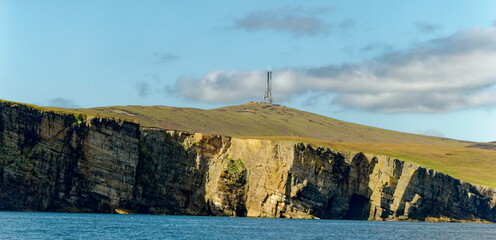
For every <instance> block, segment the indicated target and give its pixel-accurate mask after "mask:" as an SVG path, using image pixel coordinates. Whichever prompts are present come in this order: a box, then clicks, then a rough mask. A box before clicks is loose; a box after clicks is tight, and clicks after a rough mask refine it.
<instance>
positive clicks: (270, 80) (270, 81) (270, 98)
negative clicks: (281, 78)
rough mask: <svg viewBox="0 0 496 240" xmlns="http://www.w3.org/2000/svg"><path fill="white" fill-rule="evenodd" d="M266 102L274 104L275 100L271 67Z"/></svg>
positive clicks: (268, 74) (268, 73)
mask: <svg viewBox="0 0 496 240" xmlns="http://www.w3.org/2000/svg"><path fill="white" fill-rule="evenodd" d="M264 100H265V103H267V104H270V105H272V104H273V103H274V100H273V99H272V69H270V67H269V68H268V69H267V87H266V88H265V97H264Z"/></svg>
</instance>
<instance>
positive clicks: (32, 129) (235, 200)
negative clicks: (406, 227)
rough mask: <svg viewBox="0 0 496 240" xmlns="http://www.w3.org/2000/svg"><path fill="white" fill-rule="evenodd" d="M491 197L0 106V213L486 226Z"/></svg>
mask: <svg viewBox="0 0 496 240" xmlns="http://www.w3.org/2000/svg"><path fill="white" fill-rule="evenodd" d="M495 192H496V190H494V189H491V188H486V187H481V186H475V185H471V184H469V183H465V182H462V181H460V180H457V179H454V178H452V177H450V176H448V175H445V174H442V173H439V172H436V171H433V170H430V169H425V168H422V167H420V166H417V165H414V164H410V163H407V162H403V161H400V160H397V159H391V158H387V157H377V156H371V155H367V154H363V153H340V152H337V151H333V150H331V149H327V148H320V147H314V146H311V145H307V144H303V143H298V144H295V143H290V142H272V141H267V140H254V139H239V138H231V137H226V136H218V135H208V134H200V133H186V132H180V131H165V130H161V129H145V128H140V126H139V125H138V124H136V123H131V122H126V121H122V120H115V119H108V118H90V117H86V116H75V115H71V114H57V113H53V112H45V111H40V110H37V109H33V108H31V107H28V106H24V105H18V104H12V103H0V209H1V210H36V211H78V212H80V211H87V212H113V211H115V210H116V209H125V210H127V211H130V212H136V213H151V214H192V215H219V216H250V217H285V218H334V219H370V220H436V219H440V220H451V219H455V220H468V221H474V220H486V221H493V222H495V221H496V207H495V205H496V194H495Z"/></svg>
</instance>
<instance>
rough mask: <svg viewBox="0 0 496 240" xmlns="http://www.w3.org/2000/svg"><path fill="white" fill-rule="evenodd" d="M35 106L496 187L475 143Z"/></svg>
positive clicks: (487, 152) (275, 122) (287, 112)
mask: <svg viewBox="0 0 496 240" xmlns="http://www.w3.org/2000/svg"><path fill="white" fill-rule="evenodd" d="M29 106H31V107H33V108H38V109H40V110H46V111H57V112H68V113H75V114H87V115H96V116H110V117H114V118H124V119H130V120H133V121H137V122H139V123H140V124H141V125H142V126H145V127H156V128H164V129H174V130H184V131H190V132H201V133H214V134H221V135H228V136H235V137H242V138H259V139H270V140H274V141H296V142H306V143H311V144H315V145H318V146H327V147H331V148H334V149H339V150H343V151H353V152H365V153H372V154H377V155H385V156H390V157H395V158H398V159H402V160H405V161H410V162H413V163H416V164H419V165H421V166H424V167H428V168H432V169H435V170H437V171H440V172H443V173H447V174H450V175H451V176H453V177H456V178H459V179H461V180H465V181H467V182H471V183H474V184H480V185H485V186H490V187H494V188H496V143H474V142H467V141H458V140H453V139H446V138H438V137H430V136H423V135H417V134H408V133H401V132H395V131H390V130H385V129H380V128H374V127H368V126H364V125H359V124H353V123H348V122H343V121H339V120H336V119H332V118H328V117H325V116H321V115H317V114H313V113H309V112H304V111H299V110H296V109H292V108H287V107H284V106H271V105H266V104H261V103H248V104H243V105H239V106H229V107H223V108H218V109H211V110H203V109H196V108H176V107H166V106H149V107H146V106H115V107H100V108H88V109H60V108H44V107H38V106H34V105H29Z"/></svg>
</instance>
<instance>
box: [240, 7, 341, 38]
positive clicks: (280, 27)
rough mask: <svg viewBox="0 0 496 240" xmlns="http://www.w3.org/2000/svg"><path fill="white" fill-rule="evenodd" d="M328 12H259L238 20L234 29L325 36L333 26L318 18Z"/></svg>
mask: <svg viewBox="0 0 496 240" xmlns="http://www.w3.org/2000/svg"><path fill="white" fill-rule="evenodd" d="M328 12H330V9H329V8H316V9H305V8H302V7H284V8H278V9H273V10H266V11H258V12H252V13H250V14H248V15H246V16H244V17H243V18H240V19H236V20H235V21H234V27H236V28H239V29H243V30H246V31H259V30H274V31H281V32H290V33H292V34H293V35H295V36H302V35H317V34H325V33H328V32H329V30H330V27H331V26H330V25H329V24H327V23H326V22H324V21H323V20H322V19H320V18H319V17H318V16H319V15H322V14H326V13H328ZM350 23H351V22H350Z"/></svg>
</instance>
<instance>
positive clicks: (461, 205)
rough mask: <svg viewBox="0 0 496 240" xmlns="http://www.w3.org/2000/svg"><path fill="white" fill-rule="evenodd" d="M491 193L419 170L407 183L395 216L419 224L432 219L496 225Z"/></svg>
mask: <svg viewBox="0 0 496 240" xmlns="http://www.w3.org/2000/svg"><path fill="white" fill-rule="evenodd" d="M492 191H493V190H492V189H488V188H485V187H481V186H479V187H476V186H474V185H471V184H469V183H465V182H462V181H460V180H459V179H455V178H453V177H451V176H449V175H446V174H443V173H440V172H436V171H434V170H432V169H425V168H422V167H420V168H418V169H417V170H416V171H415V173H414V174H413V175H412V177H411V179H410V182H409V183H408V187H407V188H406V190H405V194H404V195H403V197H402V200H401V203H400V206H399V208H398V211H397V214H398V215H405V216H407V217H408V218H409V219H415V220H421V221H424V220H426V219H428V218H433V219H441V220H443V219H444V221H450V219H451V220H455V221H458V220H462V221H463V220H466V221H480V220H485V221H491V222H496V205H494V204H493V203H492V196H493V195H494V194H495V193H494V192H492Z"/></svg>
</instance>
